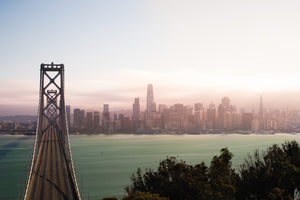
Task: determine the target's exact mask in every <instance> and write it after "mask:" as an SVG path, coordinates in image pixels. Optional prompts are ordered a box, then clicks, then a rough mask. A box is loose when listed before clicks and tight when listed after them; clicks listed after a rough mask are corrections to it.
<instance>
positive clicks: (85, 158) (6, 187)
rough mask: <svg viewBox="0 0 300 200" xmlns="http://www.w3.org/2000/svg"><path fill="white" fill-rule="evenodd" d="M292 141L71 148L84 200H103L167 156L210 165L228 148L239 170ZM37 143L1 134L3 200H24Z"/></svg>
mask: <svg viewBox="0 0 300 200" xmlns="http://www.w3.org/2000/svg"><path fill="white" fill-rule="evenodd" d="M290 140H296V141H297V142H298V143H300V134H283V133H281V134H274V135H256V134H255V135H254V134H253V135H252V134H251V135H241V134H207V135H134V134H116V135H71V147H72V155H73V160H74V165H75V170H76V174H77V180H78V185H79V190H80V193H81V196H82V199H84V200H87V199H91V200H95V199H98V200H99V199H100V200H101V199H102V198H103V197H108V196H116V197H118V198H120V199H121V197H122V196H124V195H125V191H124V187H125V186H126V185H128V184H130V176H131V174H132V173H134V172H136V170H137V168H138V167H141V168H142V169H145V168H152V169H156V168H157V167H158V163H159V161H161V160H163V159H165V158H166V157H167V156H175V157H178V158H179V159H182V160H184V161H186V163H187V164H197V163H200V162H202V161H204V162H205V163H206V164H207V165H209V162H210V161H211V159H212V157H213V156H214V155H219V152H220V149H221V148H223V147H228V148H229V151H230V152H232V153H233V155H234V157H233V160H232V162H233V165H234V166H238V165H239V164H241V163H242V162H243V160H244V159H245V158H246V157H247V155H248V154H249V153H250V154H252V153H253V152H254V151H255V150H256V149H260V150H265V149H266V148H267V147H269V146H270V145H272V144H281V143H283V142H285V141H290ZM33 143H34V136H25V135H0V199H4V200H15V199H22V197H23V194H24V189H25V185H26V179H27V175H28V171H29V167H30V162H31V154H32V151H33Z"/></svg>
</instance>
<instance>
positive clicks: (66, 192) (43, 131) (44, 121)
mask: <svg viewBox="0 0 300 200" xmlns="http://www.w3.org/2000/svg"><path fill="white" fill-rule="evenodd" d="M67 124H68V123H67V118H66V106H65V99H64V65H63V64H53V63H51V64H41V70H40V90H39V108H38V121H37V129H36V137H35V142H34V150H33V154H32V161H31V167H30V171H29V176H28V180H27V185H26V191H25V195H24V200H37V199H43V200H60V199H63V200H81V197H80V193H79V189H78V184H77V180H76V174H75V169H74V164H73V159H72V152H71V146H70V137H69V130H68V125H67Z"/></svg>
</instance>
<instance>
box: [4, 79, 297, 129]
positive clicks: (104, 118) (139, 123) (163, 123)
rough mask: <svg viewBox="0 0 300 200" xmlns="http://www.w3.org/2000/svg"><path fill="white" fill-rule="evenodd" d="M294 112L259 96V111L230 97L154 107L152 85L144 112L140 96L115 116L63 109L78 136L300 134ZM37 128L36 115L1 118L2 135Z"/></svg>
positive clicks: (106, 110)
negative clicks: (267, 104)
mask: <svg viewBox="0 0 300 200" xmlns="http://www.w3.org/2000/svg"><path fill="white" fill-rule="evenodd" d="M298 114H299V113H298V111H295V110H285V111H280V110H272V109H268V110H267V109H265V108H264V105H263V99H262V96H260V103H259V105H258V112H255V111H254V110H252V111H251V112H248V111H245V110H244V109H240V110H239V111H238V110H237V108H236V106H235V105H232V104H231V102H230V98H229V97H223V98H221V100H220V103H219V104H217V105H216V104H214V103H210V104H209V105H208V106H204V104H203V103H201V102H198V103H194V105H193V106H187V105H183V104H181V103H177V104H174V105H171V106H168V105H166V104H158V105H157V104H156V103H155V101H154V94H153V85H152V84H149V85H148V87H147V99H146V105H145V110H141V105H140V99H139V97H136V98H134V100H133V104H132V110H131V111H129V112H123V113H115V112H111V111H110V106H109V104H104V105H103V109H102V110H101V111H100V110H99V111H94V112H85V110H83V109H80V108H75V109H74V110H73V113H71V106H70V105H67V106H66V117H67V122H68V128H69V130H70V131H71V132H80V133H84V132H86V133H117V132H122V133H124V132H125V133H126V132H128V133H132V132H136V133H195V134H197V133H221V132H230V131H231V132H232V131H235V132H240V133H253V132H254V133H264V132H295V131H300V121H299V120H300V116H299V115H298ZM35 129H36V116H13V117H8V118H0V131H1V132H3V133H7V132H10V133H25V134H26V133H28V134H33V133H34V132H35Z"/></svg>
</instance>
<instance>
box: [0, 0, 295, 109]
mask: <svg viewBox="0 0 300 200" xmlns="http://www.w3.org/2000/svg"><path fill="white" fill-rule="evenodd" d="M299 6H300V2H298V1H296V0H292V1H289V3H286V2H285V1H281V0H280V1H276V2H274V1H263V2H262V1H251V2H249V1H236V0H232V1H226V2H222V1H212V2H206V1H188V2H183V1H164V2H161V1H116V2H103V1H100V2H99V1H88V2H80V1H73V2H72V4H71V3H69V2H66V1H54V2H34V1H27V2H8V1H4V2H0V25H1V27H3V30H2V32H1V37H0V42H1V44H2V45H1V47H0V55H1V62H2V63H1V64H2V67H1V74H0V91H1V99H0V115H6V114H9V112H11V114H25V113H32V114H34V113H36V111H37V106H36V105H37V103H38V98H37V96H38V83H39V80H38V79H39V76H38V72H39V64H40V63H51V62H55V63H64V64H65V70H66V74H67V76H66V103H67V104H70V105H72V106H75V107H76V106H81V105H83V104H86V105H85V107H86V108H85V109H91V110H93V109H94V108H97V107H100V106H101V105H102V104H105V103H110V104H111V105H112V107H113V108H116V109H130V106H131V102H132V98H133V97H140V103H141V105H145V101H146V97H145V87H146V85H147V84H148V83H152V84H153V85H154V86H155V91H156V92H155V95H156V99H155V101H156V102H157V103H158V102H159V103H163V104H174V103H178V102H181V103H184V104H191V105H192V104H193V103H194V102H203V103H204V104H209V103H210V102H211V101H217V99H219V98H220V97H222V96H230V97H231V99H232V100H233V101H235V102H234V103H235V104H236V105H240V107H244V108H246V109H257V105H256V104H257V99H258V98H259V95H260V94H263V96H264V102H265V103H266V106H267V107H278V108H280V109H286V108H290V109H298V108H300V81H299V78H298V77H299V74H300V68H299V66H300V60H299V59H298V54H299V52H300V39H299V37H298V35H299V33H300V28H299V26H298V25H297V24H298V21H299V20H300V13H299V12H298V10H299V9H298V8H299ZM78 13H80V15H78ZM286 97H289V98H286ZM258 101H259V100H258ZM87 104H88V105H87ZM17 111H20V112H19V113H18V112H17Z"/></svg>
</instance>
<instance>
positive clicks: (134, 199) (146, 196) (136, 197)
mask: <svg viewBox="0 0 300 200" xmlns="http://www.w3.org/2000/svg"><path fill="white" fill-rule="evenodd" d="M123 200H169V199H168V198H165V197H160V196H159V195H158V194H151V193H149V192H135V193H131V194H129V195H128V196H127V197H124V198H123Z"/></svg>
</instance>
